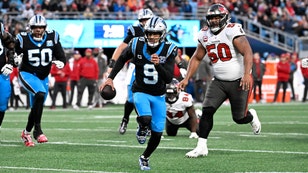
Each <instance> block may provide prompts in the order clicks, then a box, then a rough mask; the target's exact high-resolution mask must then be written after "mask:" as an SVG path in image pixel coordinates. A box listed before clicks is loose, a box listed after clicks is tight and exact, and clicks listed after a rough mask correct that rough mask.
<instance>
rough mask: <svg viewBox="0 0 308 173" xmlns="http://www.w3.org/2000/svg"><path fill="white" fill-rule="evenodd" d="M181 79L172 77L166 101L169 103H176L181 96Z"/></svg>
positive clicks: (167, 88) (168, 85)
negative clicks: (179, 89)
mask: <svg viewBox="0 0 308 173" xmlns="http://www.w3.org/2000/svg"><path fill="white" fill-rule="evenodd" d="M178 83H179V81H178V80H177V79H175V78H173V79H172V81H171V82H170V83H169V84H167V86H166V101H167V102H168V103H174V102H176V101H177V100H178V98H179V92H178V88H177V85H178Z"/></svg>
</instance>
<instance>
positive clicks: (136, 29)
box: [106, 9, 153, 134]
mask: <svg viewBox="0 0 308 173" xmlns="http://www.w3.org/2000/svg"><path fill="white" fill-rule="evenodd" d="M151 17H153V12H152V11H151V10H150V9H141V10H139V12H138V21H139V24H138V25H136V26H134V25H131V26H129V28H128V31H127V36H126V37H125V39H124V40H123V42H122V43H121V44H120V45H119V46H118V47H117V48H116V49H115V51H114V52H113V55H112V57H111V59H110V62H109V68H108V69H107V73H106V77H108V75H109V73H110V72H111V70H112V68H113V67H114V64H115V62H116V60H117V59H118V58H119V56H120V54H121V53H122V52H123V50H124V49H125V48H126V47H127V46H128V43H129V42H130V41H131V40H132V39H133V38H135V37H141V36H144V32H143V31H144V28H143V27H144V25H145V23H146V21H147V20H149V19H150V18H151ZM134 73H135V65H134V64H133V63H129V64H128V71H127V77H126V80H125V83H126V84H127V100H126V102H125V104H124V115H123V118H122V121H121V123H120V127H119V133H120V134H124V133H125V132H126V129H127V124H128V122H129V116H130V114H131V113H132V111H133V110H134V103H133V93H132V90H131V88H132V84H133V81H134V80H135V75H134Z"/></svg>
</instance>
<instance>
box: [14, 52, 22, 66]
mask: <svg viewBox="0 0 308 173" xmlns="http://www.w3.org/2000/svg"><path fill="white" fill-rule="evenodd" d="M23 56H24V54H23V53H21V54H20V55H17V53H15V54H14V64H15V65H16V66H19V65H20V64H21V61H22V57H23Z"/></svg>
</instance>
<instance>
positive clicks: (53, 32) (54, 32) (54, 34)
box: [46, 30, 59, 44]
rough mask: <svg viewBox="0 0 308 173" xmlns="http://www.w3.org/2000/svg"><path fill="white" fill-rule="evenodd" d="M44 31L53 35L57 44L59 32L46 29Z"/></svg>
mask: <svg viewBox="0 0 308 173" xmlns="http://www.w3.org/2000/svg"><path fill="white" fill-rule="evenodd" d="M46 33H47V34H48V35H51V37H53V40H54V42H55V44H58V42H59V33H58V32H56V31H55V30H47V31H46Z"/></svg>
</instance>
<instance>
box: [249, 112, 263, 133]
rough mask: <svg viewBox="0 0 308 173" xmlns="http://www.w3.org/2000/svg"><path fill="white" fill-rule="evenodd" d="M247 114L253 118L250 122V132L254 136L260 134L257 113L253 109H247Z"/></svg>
mask: <svg viewBox="0 0 308 173" xmlns="http://www.w3.org/2000/svg"><path fill="white" fill-rule="evenodd" d="M249 112H250V113H251V115H252V116H253V119H252V121H251V122H250V125H251V128H252V131H253V133H254V134H255V135H259V134H260V133H261V122H260V120H259V118H258V115H257V112H256V110H254V109H249Z"/></svg>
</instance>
